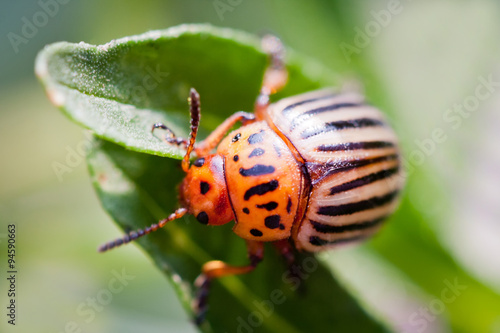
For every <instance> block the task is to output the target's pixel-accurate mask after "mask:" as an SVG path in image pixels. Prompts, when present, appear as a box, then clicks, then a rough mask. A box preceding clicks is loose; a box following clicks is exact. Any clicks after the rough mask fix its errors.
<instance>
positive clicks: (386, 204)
mask: <svg viewBox="0 0 500 333" xmlns="http://www.w3.org/2000/svg"><path fill="white" fill-rule="evenodd" d="M268 115H269V116H268V118H267V119H268V121H272V126H274V127H275V130H276V131H277V133H279V134H280V137H282V138H283V139H284V140H287V141H288V143H289V146H290V147H291V149H295V150H296V152H297V153H298V155H299V158H301V159H302V163H304V164H305V166H306V170H304V171H306V172H307V175H305V176H306V177H308V181H309V182H310V186H309V193H307V195H308V200H307V205H306V209H305V213H304V215H303V216H302V217H298V218H297V220H296V221H295V223H294V229H293V234H292V235H291V236H292V238H293V240H294V242H295V246H296V247H297V248H298V249H302V250H306V251H320V250H323V249H325V248H329V247H333V246H335V245H339V244H345V243H349V242H351V241H359V240H362V239H365V238H367V237H369V236H371V235H372V234H373V233H374V232H375V231H377V230H378V229H379V227H380V226H381V223H382V222H383V221H384V220H385V219H386V218H387V217H388V216H389V215H390V214H391V213H392V212H393V211H394V210H395V208H396V206H397V199H398V193H399V191H400V190H401V188H402V186H403V176H402V168H401V167H400V158H399V150H398V144H397V138H396V135H395V133H394V131H393V130H392V129H391V127H390V126H389V124H388V123H387V121H386V119H385V117H384V116H383V114H382V113H381V112H380V111H379V110H378V109H376V108H374V107H372V106H370V105H367V104H366V103H365V102H364V99H363V97H362V96H361V95H359V94H355V93H347V94H337V93H335V92H334V91H332V90H330V89H326V90H321V91H315V92H311V93H306V94H303V95H299V96H295V97H291V98H286V99H283V100H281V101H279V102H277V103H275V104H272V105H271V106H270V107H269V109H268ZM304 173H305V172H304Z"/></svg>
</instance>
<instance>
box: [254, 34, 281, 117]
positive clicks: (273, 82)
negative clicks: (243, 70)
mask: <svg viewBox="0 0 500 333" xmlns="http://www.w3.org/2000/svg"><path fill="white" fill-rule="evenodd" d="M261 45H262V49H263V50H264V51H265V52H266V53H267V54H268V55H269V58H270V60H269V66H268V67H267V69H266V71H265V73H264V80H263V82H262V88H261V89H260V94H259V96H258V97H257V101H256V102H255V113H256V114H257V117H258V118H264V117H261V116H260V115H261V114H262V112H264V111H265V110H266V108H267V106H268V105H269V96H270V95H272V94H275V93H276V92H278V91H279V90H281V89H282V88H283V87H284V86H285V84H286V83H287V81H288V72H287V70H286V66H285V47H284V46H283V44H282V43H281V41H280V39H279V38H278V37H276V36H273V35H265V36H264V37H262V41H261Z"/></svg>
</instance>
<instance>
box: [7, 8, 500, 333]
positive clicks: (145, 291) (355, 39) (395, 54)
mask: <svg viewBox="0 0 500 333" xmlns="http://www.w3.org/2000/svg"><path fill="white" fill-rule="evenodd" d="M60 2H64V1H62V0H61V1H60ZM66 2H67V3H65V4H59V5H58V7H57V8H55V7H51V9H49V11H51V13H52V14H53V15H45V17H47V18H48V19H47V21H46V22H43V21H40V22H39V23H44V24H39V27H37V28H36V29H35V30H36V31H34V30H26V29H27V28H23V26H25V25H26V21H28V22H33V20H34V19H35V20H36V19H41V16H40V14H39V12H44V11H45V12H47V9H44V5H43V4H45V3H53V2H51V1H43V0H42V1H41V2H36V1H32V2H28V1H17V2H12V1H9V2H7V1H2V2H1V7H0V17H1V18H0V32H1V36H2V37H1V39H0V54H1V62H0V80H1V81H0V101H1V103H0V156H1V171H2V172H1V173H0V184H1V186H0V221H1V226H0V250H1V251H2V253H5V249H6V246H5V244H6V238H5V237H6V233H7V225H8V224H9V223H15V224H16V225H17V242H18V243H17V244H18V252H17V259H18V263H17V264H18V270H19V274H18V284H17V286H18V292H19V294H18V301H17V304H18V317H17V321H18V322H17V325H16V327H11V326H10V325H8V324H7V323H6V317H5V315H4V313H5V307H4V304H6V302H7V297H6V289H5V288H4V282H5V281H2V283H1V284H0V287H1V288H0V289H1V290H0V305H1V308H2V309H3V310H2V311H1V313H2V316H1V318H2V319H1V321H0V331H2V332H64V331H65V329H67V325H68V323H71V322H75V323H76V325H77V326H78V327H79V328H81V329H82V331H83V332H135V331H144V332H195V331H196V329H195V327H194V326H192V324H190V323H189V322H188V320H187V317H186V315H185V314H184V312H183V310H182V309H181V307H180V304H179V301H178V300H177V298H176V296H175V294H174V292H173V290H172V288H171V287H170V285H169V284H168V282H167V281H166V279H165V278H164V277H163V276H162V275H161V274H160V272H158V271H157V269H156V268H155V267H154V266H153V265H152V264H151V263H150V260H149V259H148V258H147V257H146V256H145V255H144V254H143V253H142V252H141V251H139V250H138V249H137V248H136V247H134V246H128V247H125V248H123V249H121V250H120V251H114V252H110V253H109V254H107V255H98V254H97V253H96V251H95V249H96V247H97V245H99V244H100V243H102V242H103V241H106V240H108V239H111V238H114V237H116V236H117V235H119V234H121V232H120V231H118V229H117V228H116V227H115V226H114V225H113V223H111V221H110V218H109V217H108V216H107V215H106V214H105V213H104V212H103V210H102V209H101V207H100V203H99V201H98V199H97V197H96V195H95V193H94V190H93V189H92V186H91V184H90V181H89V179H88V175H87V170H86V165H85V160H84V158H80V159H79V158H74V161H73V162H74V166H73V167H71V172H70V173H66V174H64V175H63V176H62V178H60V177H58V175H57V174H56V172H55V171H54V162H59V163H66V159H67V158H68V154H71V151H73V152H74V151H75V150H76V149H77V147H78V146H79V144H81V143H82V142H84V141H85V140H86V137H87V136H88V134H86V133H85V132H84V131H83V130H82V129H81V128H80V127H78V126H77V125H75V124H73V123H72V122H70V121H69V120H68V119H67V118H66V117H65V116H63V115H62V114H61V112H59V111H58V110H56V108H55V107H54V106H52V105H51V104H50V102H49V101H48V99H47V98H46V96H45V94H44V91H43V89H42V87H41V85H40V84H39V83H38V82H37V80H36V79H35V77H34V74H33V63H34V58H35V55H36V53H37V52H38V51H39V50H40V49H41V48H43V46H44V45H46V44H48V43H52V42H56V41H61V40H65V41H70V42H79V41H85V42H87V43H92V44H102V43H106V42H108V41H110V40H111V39H115V38H119V37H123V36H127V35H133V34H139V33H142V32H145V31H148V30H152V29H162V28H166V27H170V26H174V25H177V24H181V23H191V22H201V23H206V22H208V23H212V24H214V25H217V26H224V27H233V28H237V29H241V30H245V31H248V32H252V33H256V34H262V33H265V32H272V33H274V34H276V35H278V36H279V37H280V38H282V40H283V41H284V43H285V44H286V45H288V46H290V47H291V48H293V49H295V50H297V51H299V52H300V53H302V54H305V55H308V56H310V57H313V58H315V59H317V60H318V61H319V62H321V63H323V64H324V65H326V66H327V67H329V68H330V69H331V70H332V71H333V72H334V73H336V74H338V75H339V76H340V77H343V78H345V79H344V80H345V82H346V84H357V83H361V85H362V86H363V87H364V89H365V90H366V92H367V95H368V97H369V99H370V100H371V101H372V102H373V103H375V104H376V105H379V106H381V107H382V108H383V109H385V110H387V112H388V115H389V119H390V121H391V123H392V124H393V126H394V127H395V129H396V131H397V132H398V133H399V134H400V137H401V141H402V146H403V150H404V153H405V158H406V159H407V160H408V161H410V166H411V167H410V168H409V169H408V174H409V183H408V186H407V188H406V191H405V196H404V200H403V207H404V209H403V210H401V211H400V213H398V214H397V215H396V217H395V218H394V219H393V223H392V224H390V225H388V227H387V228H386V230H384V231H383V232H382V234H381V235H380V236H379V237H377V238H376V239H375V240H374V241H372V242H369V243H368V244H365V245H363V246H361V247H359V248H354V249H353V248H349V249H346V250H340V251H337V252H336V253H333V254H332V255H328V256H327V258H325V260H326V261H328V262H329V264H330V265H331V268H332V270H334V271H335V272H336V274H337V275H338V276H340V278H341V280H344V281H345V282H346V283H347V284H348V285H349V286H350V288H352V290H354V291H355V292H356V293H357V294H358V295H359V296H358V297H359V299H360V301H361V302H362V304H364V305H365V307H366V308H367V309H371V312H373V313H374V314H376V315H378V316H380V317H382V318H385V319H386V320H387V321H389V322H390V323H391V327H392V329H393V330H394V331H398V332H448V331H462V332H468V331H469V332H470V331H471V330H470V327H474V324H471V325H465V324H464V325H462V326H460V324H456V320H455V319H453V318H454V317H457V316H460V315H461V316H463V318H462V323H463V322H467V321H468V320H470V321H471V322H474V321H477V322H482V323H483V325H482V326H480V327H479V326H477V327H476V330H474V331H475V332H500V310H499V309H500V296H499V293H500V260H499V258H500V205H498V203H499V200H500V199H499V198H500V186H499V185H500V150H499V148H498V143H500V112H499V111H498V109H499V107H500V91H499V90H500V89H499V87H498V85H497V86H495V85H493V86H492V92H491V93H490V94H488V95H487V97H485V98H483V99H481V100H480V101H479V103H478V104H477V105H475V106H472V107H471V111H463V113H462V114H460V113H458V112H454V113H451V112H453V111H449V110H452V109H453V108H454V106H455V105H457V104H458V105H460V104H463V103H467V101H469V100H470V97H471V96H475V94H476V90H477V89H478V87H480V86H481V85H482V84H481V78H484V79H486V80H488V79H489V78H490V77H491V80H493V81H494V82H500V72H499V70H500V61H499V59H500V57H499V56H500V47H499V46H500V4H499V3H498V2H496V1H451V0H449V1H415V0H414V1H406V0H403V1H400V2H398V1H396V3H399V6H398V8H399V9H398V13H397V14H394V15H390V16H389V17H387V16H383V15H382V14H380V13H382V12H384V13H387V11H388V10H389V8H391V6H392V5H391V3H393V1H379V0H376V1H373V0H371V1H356V2H353V1H349V0H344V1H339V0H337V1H327V0H323V1H321V0H315V1H307V2H306V1H298V0H288V1H285V0H272V1H249V0H242V1H235V0H233V1H224V0H221V1H195V0H188V1H186V0H185V1H180V0H179V1H159V0H158V1H142V2H136V1H96V0H87V1H77V0H73V1H66ZM220 2H222V3H225V4H226V6H228V7H225V8H226V10H225V11H223V10H222V9H220V8H222V7H217V6H216V4H217V3H220ZM40 3H42V5H41V4H40ZM46 8H48V7H46ZM218 8H219V9H218ZM222 11H223V12H222ZM381 15H382V16H381ZM374 22H375V23H374ZM377 26H378V27H379V28H376V27H377ZM374 27H375V28H374ZM370 28H374V30H372V31H371V32H370V33H371V34H372V36H370V37H369V38H367V39H366V40H362V39H360V37H359V31H360V30H361V31H364V30H365V29H370ZM23 29H24V32H23ZM28 29H29V28H28ZM26 32H29V33H28V34H26ZM14 34H15V35H17V36H19V38H20V39H19V38H18V37H14ZM13 41H14V42H13ZM343 43H344V44H343ZM347 44H348V45H350V46H352V47H355V48H356V50H355V52H354V53H353V54H351V56H347V57H346V54H345V53H344V52H343V51H342V47H344V49H345V46H346V45H347ZM352 50H354V49H352V48H351V51H352ZM306 70H307V69H306ZM481 89H483V88H481ZM484 91H486V90H484ZM451 115H453V116H454V117H455V118H453V119H454V120H453V121H451V120H449V118H446V117H447V116H448V117H450V116H451ZM457 117H458V118H457ZM436 129H442V131H443V132H444V134H445V135H446V139H445V140H441V141H444V142H438V143H436V142H434V143H430V142H429V139H430V138H432V137H433V132H434V131H435V130H436ZM435 141H436V140H435ZM426 150H428V151H427V153H426V152H425V151H426ZM419 152H420V153H419ZM412 156H413V157H412ZM422 156H423V157H422ZM419 158H420V159H419ZM407 211H412V212H414V215H415V214H416V215H418V216H419V217H420V219H418V220H416V219H414V218H413V219H409V218H408V219H407V222H408V224H409V225H406V224H405V215H404V212H407ZM414 215H413V216H414ZM400 235H404V237H402V238H400ZM234 237H236V236H234ZM398 240H400V241H401V242H402V243H403V242H410V241H411V245H413V247H412V249H413V251H412V252H410V251H407V252H404V251H403V252H401V251H400V249H399V248H398V246H397V244H398ZM420 244H422V245H425V249H421V248H420V247H419V246H420ZM404 245H408V244H407V243H405V244H404ZM433 247H436V248H438V250H436V252H432V249H433ZM434 253H437V254H436V255H435V254H434ZM442 253H448V254H449V257H446V258H445V259H443V260H441V259H442V258H441V257H440V256H442V255H441V254H442ZM0 258H1V259H0V272H1V274H0V276H1V277H2V280H3V276H4V272H5V271H6V256H5V255H4V254H2V255H1V256H0ZM353 258H355V259H356V261H353ZM442 262H450V263H451V264H449V265H448V266H446V267H444V266H443V265H442V264H441V263H442ZM122 269H125V270H126V272H127V274H129V275H131V276H133V277H134V278H133V279H132V280H130V282H129V283H128V285H126V286H125V287H124V289H123V291H121V292H118V293H116V294H113V297H112V299H110V300H109V304H107V305H105V306H103V307H102V308H96V309H95V310H94V311H93V313H94V314H95V316H91V315H90V314H88V313H89V312H86V313H87V314H85V315H82V310H85V309H87V310H88V309H89V307H88V306H86V305H85V304H86V302H88V301H89V298H90V299H91V298H95V297H97V296H98V295H101V296H102V293H103V290H106V289H107V288H108V283H109V282H110V280H111V279H112V278H113V271H117V272H121V271H122ZM464 272H465V273H464ZM464 274H465V275H464ZM457 276H458V277H461V276H467V278H470V280H467V281H473V282H467V281H464V280H460V278H459V282H461V283H465V285H467V286H468V289H465V290H464V291H463V295H462V294H461V295H459V296H458V297H457V298H456V300H454V301H453V302H452V303H450V304H448V303H446V304H445V308H444V309H443V310H442V311H437V312H438V313H434V314H432V320H431V319H428V320H426V321H425V328H424V324H422V323H420V324H415V322H414V321H413V322H412V320H411V319H410V318H412V315H413V316H414V317H413V318H414V319H415V313H419V309H422V308H425V307H427V308H429V307H431V308H432V306H433V304H434V305H435V304H436V302H435V300H436V297H437V298H438V299H439V298H440V297H442V296H441V295H440V291H441V290H443V289H445V288H446V283H445V280H446V281H449V282H452V283H453V281H454V280H455V279H456V278H457ZM468 283H470V284H468ZM472 284H474V286H473V285H472ZM468 293H469V294H468ZM472 293H477V294H472ZM82 304H84V305H82ZM450 311H451V312H450ZM482 315H484V316H485V318H486V317H487V318H488V319H487V320H484V321H481V320H480V319H478V318H480V317H481V316H482ZM467 316H470V318H468V317H467ZM419 318H420V317H419ZM491 318H493V319H491ZM495 318H496V319H495ZM459 322H460V321H459ZM484 323H486V324H484ZM69 325H70V326H71V324H69ZM70 326H69V327H70Z"/></svg>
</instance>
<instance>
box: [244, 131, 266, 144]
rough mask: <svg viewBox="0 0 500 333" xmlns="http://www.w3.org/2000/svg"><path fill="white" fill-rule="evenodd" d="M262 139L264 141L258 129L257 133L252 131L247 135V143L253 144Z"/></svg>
mask: <svg viewBox="0 0 500 333" xmlns="http://www.w3.org/2000/svg"><path fill="white" fill-rule="evenodd" d="M262 141H264V138H263V136H262V131H260V132H259V133H253V134H252V135H250V136H249V137H248V143H249V144H251V145H254V144H256V143H261V142H262Z"/></svg>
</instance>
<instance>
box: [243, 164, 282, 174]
mask: <svg viewBox="0 0 500 333" xmlns="http://www.w3.org/2000/svg"><path fill="white" fill-rule="evenodd" d="M274 171H276V169H275V168H274V167H273V166H272V165H263V164H256V165H254V166H253V167H251V168H250V169H244V168H240V175H242V176H244V177H248V176H262V175H268V174H270V173H273V172H274Z"/></svg>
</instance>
